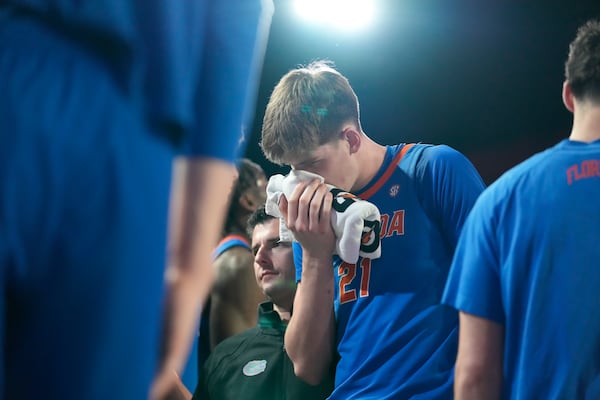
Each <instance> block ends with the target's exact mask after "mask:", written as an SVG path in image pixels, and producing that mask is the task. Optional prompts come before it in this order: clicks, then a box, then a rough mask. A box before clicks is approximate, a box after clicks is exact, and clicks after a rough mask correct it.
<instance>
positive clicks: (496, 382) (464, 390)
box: [454, 359, 502, 400]
mask: <svg viewBox="0 0 600 400" xmlns="http://www.w3.org/2000/svg"><path fill="white" fill-rule="evenodd" d="M501 392H502V372H501V371H500V370H493V369H489V368H488V369H474V368H470V367H468V366H466V365H463V364H461V362H460V359H459V360H458V361H457V364H456V370H455V376H454V398H455V399H456V400H480V399H486V400H487V399H489V400H497V399H500V395H501Z"/></svg>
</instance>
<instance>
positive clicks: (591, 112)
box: [569, 104, 600, 143]
mask: <svg viewBox="0 0 600 400" xmlns="http://www.w3.org/2000/svg"><path fill="white" fill-rule="evenodd" d="M569 139H570V140H575V141H578V142H585V143H590V142H594V141H596V140H599V139H600V105H594V106H591V105H589V104H588V105H586V106H584V107H580V108H577V109H576V111H575V112H574V113H573V128H572V130H571V134H570V135H569Z"/></svg>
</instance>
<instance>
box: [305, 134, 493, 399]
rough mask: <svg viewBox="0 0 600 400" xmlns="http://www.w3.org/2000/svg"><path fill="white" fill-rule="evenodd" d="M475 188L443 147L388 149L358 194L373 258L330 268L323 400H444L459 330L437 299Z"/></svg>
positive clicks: (477, 181) (465, 164) (468, 170)
mask: <svg viewBox="0 0 600 400" xmlns="http://www.w3.org/2000/svg"><path fill="white" fill-rule="evenodd" d="M483 187H484V184H483V182H482V180H481V178H480V176H479V174H478V173H477V172H476V170H475V169H474V167H473V166H472V164H471V163H470V162H469V161H468V160H467V159H466V158H465V157H464V156H462V155H461V154H460V153H458V152H456V151H455V150H453V149H451V148H449V147H447V146H431V145H424V144H415V145H397V146H390V147H388V148H387V152H386V156H385V160H384V163H383V165H382V166H381V168H380V171H379V172H378V174H377V175H376V176H375V177H374V178H373V180H372V181H371V182H370V183H369V184H368V185H367V186H366V187H365V188H364V189H363V190H361V191H360V192H358V193H356V195H357V196H359V197H360V198H362V199H365V200H368V201H370V202H372V203H373V204H375V205H376V206H377V207H378V208H379V210H380V213H381V235H380V236H381V257H380V258H378V259H374V260H371V259H368V258H359V260H358V262H357V263H356V264H348V263H344V262H342V261H341V259H340V258H339V257H337V256H335V257H334V261H333V273H334V275H335V288H334V290H335V297H334V303H335V304H334V309H335V316H336V322H337V350H338V352H339V355H340V359H339V363H338V365H337V369H336V382H335V390H334V392H333V394H332V395H331V397H330V399H344V400H348V399H367V398H369V399H378V400H382V399H408V398H412V399H451V398H452V382H453V374H454V369H453V368H454V361H455V358H456V349H457V323H458V321H457V313H456V311H455V310H453V309H452V308H450V307H448V306H445V305H442V304H440V300H441V295H442V291H443V289H444V284H445V282H446V276H447V273H448V268H449V266H450V261H451V259H452V255H453V253H454V247H455V244H456V242H457V239H458V235H459V233H460V229H461V226H462V224H463V221H464V220H465V218H466V215H467V213H468V212H469V210H470V208H471V206H472V204H473V203H474V202H475V199H476V198H477V196H478V195H479V193H480V192H481V191H482V190H483ZM298 247H299V246H298V245H297V244H296V247H295V250H296V251H295V259H296V263H297V264H296V266H297V268H301V252H300V251H298ZM300 272H301V271H297V273H300ZM298 276H300V275H298Z"/></svg>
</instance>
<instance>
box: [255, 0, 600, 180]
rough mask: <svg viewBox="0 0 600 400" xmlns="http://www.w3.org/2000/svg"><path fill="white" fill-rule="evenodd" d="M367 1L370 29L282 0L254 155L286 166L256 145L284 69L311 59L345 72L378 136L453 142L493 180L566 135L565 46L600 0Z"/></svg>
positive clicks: (597, 10) (388, 140)
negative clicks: (312, 17)
mask: <svg viewBox="0 0 600 400" xmlns="http://www.w3.org/2000/svg"><path fill="white" fill-rule="evenodd" d="M304 1H307V2H310V1H309V0H304ZM347 1H350V0H347ZM354 2H355V3H356V1H354ZM313 3H315V4H316V5H317V6H318V7H319V5H321V6H323V5H324V4H325V3H326V0H321V1H316V2H313ZM338 3H343V2H338ZM371 3H372V5H373V9H374V13H373V18H372V20H371V22H370V23H369V24H368V25H366V26H359V25H360V24H359V23H355V22H352V21H351V20H350V19H349V18H346V20H345V21H343V22H342V24H346V25H347V26H346V28H355V29H341V28H336V27H335V26H334V25H333V24H332V23H320V24H319V23H309V22H307V21H306V20H302V19H301V18H299V17H298V15H297V9H296V7H295V6H294V4H295V3H294V2H293V1H292V0H275V14H274V18H273V25H272V28H271V35H270V39H269V44H268V47H267V53H266V58H265V64H264V68H263V72H262V77H261V82H260V87H259V96H258V100H257V103H256V106H257V108H256V114H255V117H254V121H253V125H252V132H250V133H249V134H248V135H247V140H248V144H247V151H246V156H247V157H249V158H251V159H253V160H254V161H256V162H258V163H260V164H261V165H262V166H263V167H264V168H265V170H266V172H267V174H268V175H270V174H273V173H277V172H285V171H287V169H286V168H282V167H279V166H276V165H273V164H271V163H269V162H268V161H267V160H266V159H265V158H264V157H263V156H262V153H261V151H260V148H259V145H258V142H259V140H260V127H261V123H262V117H263V112H264V108H265V105H266V103H267V101H268V97H269V95H270V93H271V90H272V88H273V86H274V85H275V84H276V83H277V81H278V80H279V78H280V77H281V76H282V75H283V74H285V73H286V72H287V71H288V70H290V69H292V68H294V67H295V66H297V65H304V64H307V63H309V62H310V61H312V60H315V59H328V60H331V61H333V62H334V64H335V66H336V67H337V69H339V70H340V72H341V73H343V74H344V75H345V76H347V77H348V79H349V80H350V83H351V85H352V86H353V87H354V89H355V91H356V93H357V95H358V97H359V100H360V105H361V117H362V118H361V119H362V125H363V129H364V131H365V132H366V133H367V135H369V136H370V137H372V138H373V139H374V140H375V141H377V142H379V143H382V144H396V143H402V142H415V141H419V142H426V143H436V144H438V143H444V144H448V145H450V146H452V147H455V148H456V149H458V150H460V151H461V152H463V153H464V154H465V155H467V156H468V157H469V158H470V159H471V161H472V162H473V163H474V164H475V166H476V167H477V168H478V170H479V172H480V173H481V175H482V176H483V178H484V180H485V181H486V183H488V184H489V183H491V182H493V181H494V180H495V179H496V178H497V177H498V176H500V175H501V174H502V173H503V172H504V171H506V170H507V169H508V168H510V167H512V166H514V165H515V164H517V163H518V162H520V161H522V160H524V159H525V158H527V157H529V156H530V155H532V154H533V153H536V152H538V151H540V150H542V149H544V148H546V147H549V146H551V145H552V144H554V143H556V142H558V141H560V140H561V139H563V138H566V137H567V136H568V135H569V129H570V125H571V114H570V113H569V112H568V111H567V110H566V109H565V108H564V106H563V104H562V98H561V89H562V83H563V77H564V70H563V66H564V61H565V59H566V56H567V50H566V49H567V46H568V43H569V42H570V41H571V40H572V39H573V38H574V37H575V33H576V29H577V27H578V26H579V25H580V24H581V23H583V22H585V21H586V20H588V19H591V18H600V0H586V1H581V0H570V1H566V0H565V1H553V0H544V1H542V0H535V1H527V0H524V1H517V0H469V1H467V0H450V1H445V0H373V1H372V2H371ZM338 7H339V6H338Z"/></svg>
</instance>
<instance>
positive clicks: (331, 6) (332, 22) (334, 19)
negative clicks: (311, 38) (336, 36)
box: [294, 0, 375, 30]
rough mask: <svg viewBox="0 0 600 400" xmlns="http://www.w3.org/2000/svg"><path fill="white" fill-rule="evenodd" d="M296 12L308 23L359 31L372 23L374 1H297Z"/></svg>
mask: <svg viewBox="0 0 600 400" xmlns="http://www.w3.org/2000/svg"><path fill="white" fill-rule="evenodd" d="M294 5H295V8H296V12H297V13H298V15H300V17H302V18H303V19H304V20H306V21H308V22H313V23H316V24H319V25H324V26H329V27H333V28H336V29H344V30H357V29H361V28H363V27H365V26H367V25H369V24H370V23H371V21H372V20H373V17H374V15H375V5H374V0H295V4H294Z"/></svg>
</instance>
